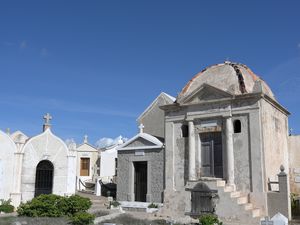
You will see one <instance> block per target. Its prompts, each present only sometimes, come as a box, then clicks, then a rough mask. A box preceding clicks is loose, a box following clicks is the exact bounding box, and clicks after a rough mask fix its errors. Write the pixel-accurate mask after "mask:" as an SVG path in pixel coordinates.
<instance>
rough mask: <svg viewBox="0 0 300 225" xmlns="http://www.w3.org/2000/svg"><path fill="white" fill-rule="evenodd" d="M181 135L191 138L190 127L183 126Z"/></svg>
mask: <svg viewBox="0 0 300 225" xmlns="http://www.w3.org/2000/svg"><path fill="white" fill-rule="evenodd" d="M181 134H182V137H188V136H189V127H188V125H182V126H181Z"/></svg>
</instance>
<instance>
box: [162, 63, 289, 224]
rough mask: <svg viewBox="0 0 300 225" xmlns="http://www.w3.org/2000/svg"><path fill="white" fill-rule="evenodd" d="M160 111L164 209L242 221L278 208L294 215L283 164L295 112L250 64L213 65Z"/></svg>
mask: <svg viewBox="0 0 300 225" xmlns="http://www.w3.org/2000/svg"><path fill="white" fill-rule="evenodd" d="M161 108H162V109H163V110H164V111H165V159H166V161H165V164H166V166H165V179H166V180H165V183H166V187H165V191H164V208H163V212H164V213H165V214H169V215H170V216H172V217H176V216H181V217H182V216H191V217H197V216H199V215H201V214H203V213H208V212H215V213H216V214H217V215H218V216H219V217H221V218H222V219H223V220H224V221H229V220H230V221H233V222H238V223H241V224H258V223H259V220H260V218H261V217H263V216H266V215H269V216H273V215H274V214H276V213H277V212H281V213H282V214H284V215H286V216H287V217H290V210H289V208H290V207H289V200H288V199H289V198H288V196H289V191H288V190H289V189H288V183H287V175H286V173H285V171H284V168H283V167H285V168H289V167H288V149H287V148H288V147H287V146H288V122H287V121H288V120H287V119H288V115H289V112H288V111H287V110H286V109H285V108H284V107H282V106H281V105H280V104H279V103H278V101H277V100H276V98H275V96H274V94H273V92H272V90H271V89H270V88H269V86H268V85H267V84H266V82H264V81H263V80H262V79H261V78H260V77H259V76H257V75H256V74H255V73H254V72H252V70H251V69H249V68H248V67H247V66H246V65H243V64H240V63H233V62H228V61H227V62H224V63H221V64H217V65H213V66H209V67H207V68H205V69H204V70H202V71H201V72H200V73H198V74H197V75H196V76H194V77H193V78H192V79H191V80H190V81H189V82H188V83H187V84H186V85H185V86H184V87H183V89H182V90H181V92H180V93H179V95H178V96H177V98H176V101H175V102H174V103H173V104H169V105H164V106H162V107H161ZM281 165H283V167H281V171H280V166H281ZM278 174H279V175H278ZM274 180H278V181H279V187H280V188H281V189H280V190H279V191H278V185H277V191H278V192H276V194H275V192H274V190H272V189H273V188H274V185H273V183H270V181H274ZM271 184H272V185H271ZM203 187H205V188H203ZM237 215H238V216H237Z"/></svg>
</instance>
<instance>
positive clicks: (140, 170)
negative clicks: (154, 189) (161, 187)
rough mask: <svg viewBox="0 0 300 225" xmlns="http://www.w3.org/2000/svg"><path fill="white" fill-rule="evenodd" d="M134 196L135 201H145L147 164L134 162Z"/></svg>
mask: <svg viewBox="0 0 300 225" xmlns="http://www.w3.org/2000/svg"><path fill="white" fill-rule="evenodd" d="M134 172H135V176H134V194H135V201H137V202H146V200H147V162H134Z"/></svg>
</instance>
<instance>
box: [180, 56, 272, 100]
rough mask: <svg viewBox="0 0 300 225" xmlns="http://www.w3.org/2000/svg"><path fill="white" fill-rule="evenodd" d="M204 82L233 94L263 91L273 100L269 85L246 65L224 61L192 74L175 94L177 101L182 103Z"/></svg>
mask: <svg viewBox="0 0 300 225" xmlns="http://www.w3.org/2000/svg"><path fill="white" fill-rule="evenodd" d="M204 84H208V85H210V86H213V87H215V88H217V89H220V90H223V91H225V92H228V93H229V94H231V95H233V96H237V95H243V94H249V93H264V94H266V95H268V96H269V97H270V98H272V99H273V100H275V97H274V94H273V92H272V91H271V89H270V88H269V86H268V85H267V84H266V83H265V82H264V81H263V80H262V79H261V78H260V77H259V76H257V75H256V74H254V73H253V72H252V70H250V69H249V68H248V67H247V66H246V65H243V64H240V63H232V62H228V61H226V62H224V63H222V64H217V65H213V66H209V67H207V68H205V69H204V70H202V71H201V72H200V73H198V74H197V75H196V76H194V77H193V78H192V79H191V80H190V81H189V82H188V83H187V84H186V85H185V87H184V88H183V89H182V91H181V92H180V93H179V95H178V96H177V102H178V103H182V102H183V100H184V99H185V98H186V97H188V96H190V94H192V93H194V92H195V91H197V89H199V88H201V86H203V85H204Z"/></svg>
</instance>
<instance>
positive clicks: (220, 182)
mask: <svg viewBox="0 0 300 225" xmlns="http://www.w3.org/2000/svg"><path fill="white" fill-rule="evenodd" d="M225 184H226V182H225V180H217V187H225Z"/></svg>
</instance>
